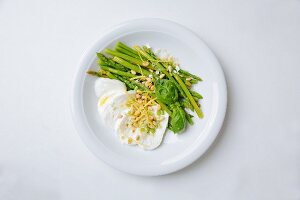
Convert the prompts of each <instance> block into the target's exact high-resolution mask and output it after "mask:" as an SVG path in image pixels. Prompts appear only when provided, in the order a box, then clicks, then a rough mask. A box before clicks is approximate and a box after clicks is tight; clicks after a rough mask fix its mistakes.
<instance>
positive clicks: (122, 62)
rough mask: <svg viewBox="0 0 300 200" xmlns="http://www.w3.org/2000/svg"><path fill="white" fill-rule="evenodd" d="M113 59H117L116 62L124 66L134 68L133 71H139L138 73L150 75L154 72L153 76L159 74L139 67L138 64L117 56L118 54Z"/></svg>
mask: <svg viewBox="0 0 300 200" xmlns="http://www.w3.org/2000/svg"><path fill="white" fill-rule="evenodd" d="M113 61H115V62H117V63H119V64H121V65H123V66H124V67H127V68H129V69H131V70H133V71H135V72H138V73H140V74H143V75H147V76H148V75H149V74H152V75H153V76H157V75H155V74H153V73H151V72H149V71H148V70H146V69H143V68H142V67H138V66H136V65H133V64H131V63H129V62H127V61H126V60H123V59H122V58H119V57H116V56H115V57H114V58H113Z"/></svg>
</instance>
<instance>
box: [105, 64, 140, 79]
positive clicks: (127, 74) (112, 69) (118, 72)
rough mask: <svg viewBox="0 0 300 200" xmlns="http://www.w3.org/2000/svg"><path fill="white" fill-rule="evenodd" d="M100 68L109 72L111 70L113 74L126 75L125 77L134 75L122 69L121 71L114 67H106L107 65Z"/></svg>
mask: <svg viewBox="0 0 300 200" xmlns="http://www.w3.org/2000/svg"><path fill="white" fill-rule="evenodd" d="M101 68H102V69H103V70H106V71H109V72H112V73H114V74H118V75H121V76H127V77H131V78H132V77H135V75H133V74H131V73H129V72H124V71H121V70H117V69H114V68H110V67H107V66H101Z"/></svg>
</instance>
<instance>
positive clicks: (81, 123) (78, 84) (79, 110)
mask: <svg viewBox="0 0 300 200" xmlns="http://www.w3.org/2000/svg"><path fill="white" fill-rule="evenodd" d="M143 24H156V25H161V26H163V27H169V28H173V29H175V30H180V31H182V32H185V33H186V34H187V35H189V36H191V37H194V38H196V39H197V40H198V41H199V42H201V43H202V45H203V46H204V47H205V48H206V49H207V51H208V53H210V54H211V56H212V57H213V58H214V59H215V62H216V63H217V65H218V67H216V69H215V70H216V71H217V73H218V77H219V78H220V80H219V82H221V84H220V85H221V86H222V88H220V94H219V95H220V96H221V98H220V99H222V101H221V102H219V104H218V106H219V108H218V113H217V114H216V121H215V123H214V125H213V127H212V130H211V131H210V133H209V135H208V137H207V138H206V142H205V143H204V144H203V145H202V146H201V145H200V146H201V148H199V146H198V147H197V148H196V149H195V150H194V151H193V153H192V154H189V155H188V157H189V158H188V159H186V160H185V162H181V163H179V164H178V163H177V162H175V164H176V166H174V163H171V164H169V165H164V166H163V167H160V168H153V169H151V168H150V169H147V170H144V171H143V170H140V169H128V168H126V166H125V167H124V166H122V165H118V164H117V162H116V161H115V159H116V158H111V157H109V156H107V155H105V154H106V153H109V149H107V148H106V147H105V146H102V147H101V150H102V151H103V152H102V154H101V155H100V154H99V153H98V150H97V149H98V148H99V146H98V147H96V146H95V142H94V141H92V140H98V138H96V136H95V135H91V134H87V133H86V132H87V131H89V132H93V131H92V130H91V128H90V127H89V125H88V122H87V119H86V118H85V117H83V114H84V112H83V111H84V110H83V104H82V99H81V98H82V92H83V85H84V84H83V82H82V81H83V80H84V78H82V74H83V73H85V71H86V68H84V65H86V63H88V62H90V61H91V60H92V58H93V56H92V55H94V53H95V51H94V49H96V48H97V47H99V44H100V43H105V39H107V38H111V37H112V36H110V35H111V34H112V33H116V32H118V31H122V30H123V29H124V30H125V29H126V28H127V27H129V26H133V27H134V26H137V27H138V26H142V25H143ZM124 30H123V31H124ZM119 35H120V34H119ZM94 57H95V56H94ZM79 80H81V81H79ZM70 105H71V115H72V120H73V123H74V125H75V128H76V131H77V133H78V135H79V136H80V138H81V140H82V141H83V143H84V144H85V146H86V147H87V148H88V149H89V150H90V151H91V152H92V153H93V154H94V155H95V156H96V157H97V158H99V159H101V160H102V161H103V162H104V163H106V164H108V165H110V166H111V167H113V168H115V169H117V170H120V171H123V172H126V173H129V174H134V175H141V176H158V175H165V174H169V173H173V172H176V171H178V170H181V169H183V168H185V167H187V166H188V165H190V164H192V163H193V162H195V161H196V160H197V159H199V158H200V157H201V156H202V155H203V154H204V153H205V152H206V151H207V150H208V149H209V147H210V146H211V145H212V143H213V142H214V141H215V139H216V138H217V136H218V134H219V132H220V130H221V128H222V125H223V122H224V119H225V114H226V109H227V84H226V80H225V75H224V72H223V69H222V66H221V65H220V63H219V61H218V59H217V57H216V56H215V54H214V53H213V52H212V50H211V49H210V48H209V47H208V46H207V45H206V43H205V42H204V41H203V40H202V39H201V38H200V37H199V36H198V35H197V34H196V33H195V32H193V31H192V30H190V29H189V28H187V27H185V26H183V25H181V24H178V23H176V22H173V21H170V20H166V19H160V18H139V19H133V20H128V21H125V22H122V23H120V24H117V25H115V26H112V27H111V28H109V29H107V31H105V32H104V33H103V34H102V35H101V36H100V37H99V38H98V39H97V40H96V41H94V42H93V43H92V44H91V45H90V46H89V48H87V49H86V50H85V51H84V53H83V55H82V56H81V58H80V61H79V63H78V65H77V69H76V73H75V76H74V78H73V84H72V94H71V104H70ZM113 159H114V160H113Z"/></svg>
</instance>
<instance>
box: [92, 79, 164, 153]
mask: <svg viewBox="0 0 300 200" xmlns="http://www.w3.org/2000/svg"><path fill="white" fill-rule="evenodd" d="M95 93H96V95H97V97H98V98H99V99H98V112H99V115H100V116H101V118H102V121H103V122H104V124H105V125H107V126H108V127H110V128H113V129H114V130H115V131H116V133H117V135H118V137H119V139H120V141H121V142H122V143H125V144H128V145H138V146H139V147H141V148H143V149H145V150H152V149H155V148H157V147H158V146H159V145H160V144H161V142H162V139H163V137H164V133H165V131H166V128H167V125H168V117H169V115H168V114H167V113H166V112H165V113H164V114H163V115H161V116H157V114H156V112H157V106H153V107H152V108H153V112H154V115H155V116H156V118H157V119H161V122H160V125H159V127H158V128H157V129H156V131H155V133H154V134H151V133H149V134H146V133H142V132H141V131H140V129H136V131H135V132H133V131H132V128H131V127H129V126H128V124H130V119H131V117H130V116H129V114H128V113H129V110H130V109H129V107H127V105H126V103H127V101H128V99H129V98H130V97H134V96H135V91H128V92H127V91H126V86H125V84H124V83H122V82H120V81H118V80H112V79H108V78H99V79H97V80H96V82H95Z"/></svg>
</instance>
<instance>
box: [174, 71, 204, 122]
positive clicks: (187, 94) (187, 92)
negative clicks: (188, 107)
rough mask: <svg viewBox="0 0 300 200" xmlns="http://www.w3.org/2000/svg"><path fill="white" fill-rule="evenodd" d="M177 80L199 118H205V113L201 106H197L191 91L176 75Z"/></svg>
mask: <svg viewBox="0 0 300 200" xmlns="http://www.w3.org/2000/svg"><path fill="white" fill-rule="evenodd" d="M174 77H175V79H176V80H177V81H178V83H179V85H180V86H181V87H182V89H183V91H184V92H185V94H186V96H187V97H188V99H189V100H190V102H191V104H192V105H193V107H194V109H195V111H196V113H197V115H198V117H199V118H203V113H202V111H201V110H200V108H199V106H198V105H197V103H196V101H195V100H194V98H193V96H192V95H191V93H190V91H189V90H188V88H187V87H186V86H185V84H184V83H183V82H182V80H181V79H180V77H179V76H178V75H177V74H174Z"/></svg>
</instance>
